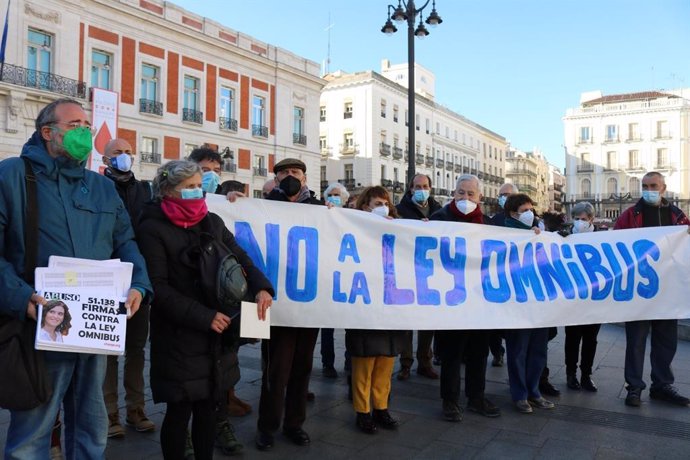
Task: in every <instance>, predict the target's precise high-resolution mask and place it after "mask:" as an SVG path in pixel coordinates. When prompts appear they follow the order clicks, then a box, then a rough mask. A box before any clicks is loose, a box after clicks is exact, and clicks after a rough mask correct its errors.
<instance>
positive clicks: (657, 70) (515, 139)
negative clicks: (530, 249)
mask: <svg viewBox="0 0 690 460" xmlns="http://www.w3.org/2000/svg"><path fill="white" fill-rule="evenodd" d="M388 1H391V2H392V3H394V4H395V5H397V2H396V1H395V0H388ZM388 1H386V0H347V1H345V0H340V1H336V0H292V1H277V0H203V1H199V0H173V3H176V4H178V5H180V6H182V7H183V8H185V9H187V10H189V11H192V12H194V13H197V14H200V15H202V16H206V17H209V18H213V20H215V21H217V22H219V23H221V24H223V25H225V26H228V27H230V28H232V29H235V30H237V31H239V32H242V33H245V34H248V35H251V36H253V37H254V38H256V39H258V40H261V41H263V42H266V43H269V44H271V45H275V46H279V47H281V48H284V49H287V50H289V51H291V52H293V53H295V54H298V55H300V56H303V57H305V58H308V59H311V60H313V61H316V62H319V63H322V62H323V61H324V60H325V59H326V58H327V56H328V43H329V33H330V67H329V68H330V71H335V70H343V71H345V72H358V71H365V70H374V71H377V72H379V71H380V69H381V60H382V59H389V60H390V61H391V63H392V64H399V63H404V62H407V29H406V27H407V25H406V24H396V25H397V26H398V32H397V33H395V34H393V35H391V36H387V35H385V34H383V33H381V27H382V26H383V24H384V23H385V22H386V19H387V5H388ZM416 4H417V7H419V6H421V5H423V2H422V1H417V2H416ZM431 6H432V5H431V3H429V5H428V6H427V7H426V8H425V9H424V12H423V15H424V19H426V16H427V15H428V14H429V12H430V11H431ZM436 10H437V12H438V14H439V15H440V16H441V18H442V19H443V23H442V24H440V25H439V26H438V27H436V28H433V29H431V28H430V29H429V30H430V32H431V33H430V35H429V36H428V37H426V38H425V39H423V40H419V39H417V40H416V42H415V61H416V62H417V63H419V64H421V65H423V66H424V67H426V68H427V69H429V70H431V71H432V72H433V73H434V74H435V76H436V98H435V100H436V102H438V103H440V104H443V105H444V106H446V107H448V108H450V109H451V110H453V111H455V112H457V113H460V114H461V115H464V116H466V117H468V118H469V119H471V120H473V121H475V122H477V123H479V124H481V125H482V126H484V127H486V128H488V129H490V130H492V131H494V132H496V133H498V134H500V135H502V136H503V137H505V138H506V139H507V140H508V141H509V142H510V144H511V145H512V146H513V147H515V148H518V149H520V150H525V151H529V150H533V149H534V148H539V149H540V150H541V151H542V152H543V153H544V154H545V156H546V157H547V159H548V160H549V162H551V163H552V164H554V165H556V166H559V167H560V168H561V169H562V168H563V166H564V164H565V156H564V150H563V147H562V145H563V144H564V140H563V121H562V117H563V116H564V115H565V112H566V110H567V109H568V108H570V107H577V106H578V105H579V100H580V94H581V93H582V92H585V91H593V90H601V91H602V92H603V94H604V95H606V94H620V93H627V92H637V91H648V90H660V89H673V88H680V87H685V88H688V87H690V0H626V1H623V0H520V1H518V0H437V1H436ZM329 17H330V20H329ZM329 25H330V30H329Z"/></svg>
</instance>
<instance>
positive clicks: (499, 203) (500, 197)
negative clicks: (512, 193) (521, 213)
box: [498, 195, 508, 208]
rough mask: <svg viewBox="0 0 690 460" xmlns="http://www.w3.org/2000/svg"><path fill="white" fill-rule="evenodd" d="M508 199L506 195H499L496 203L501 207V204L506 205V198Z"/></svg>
mask: <svg viewBox="0 0 690 460" xmlns="http://www.w3.org/2000/svg"><path fill="white" fill-rule="evenodd" d="M507 199H508V197H507V196H505V195H501V196H499V197H498V205H499V206H500V207H501V208H502V207H503V206H505V205H506V200H507Z"/></svg>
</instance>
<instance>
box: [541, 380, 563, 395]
mask: <svg viewBox="0 0 690 460" xmlns="http://www.w3.org/2000/svg"><path fill="white" fill-rule="evenodd" d="M539 392H540V393H541V394H543V395H546V396H560V395H561V390H559V389H558V388H556V387H555V386H553V385H551V382H549V381H548V380H546V381H544V382H541V383H540V384H539Z"/></svg>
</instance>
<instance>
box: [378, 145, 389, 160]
mask: <svg viewBox="0 0 690 460" xmlns="http://www.w3.org/2000/svg"><path fill="white" fill-rule="evenodd" d="M379 153H380V154H381V156H382V157H389V156H391V146H390V144H386V143H383V142H381V143H380V144H379Z"/></svg>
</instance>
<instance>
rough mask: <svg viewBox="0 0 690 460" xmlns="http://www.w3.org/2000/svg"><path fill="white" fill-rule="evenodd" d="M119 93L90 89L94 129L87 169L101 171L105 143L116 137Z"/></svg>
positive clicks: (103, 166)
mask: <svg viewBox="0 0 690 460" xmlns="http://www.w3.org/2000/svg"><path fill="white" fill-rule="evenodd" d="M119 100H120V95H119V93H116V92H113V91H108V90H106V89H102V88H92V89H91V115H92V120H91V126H93V127H94V129H95V130H96V134H95V136H94V138H93V150H92V151H91V156H90V157H89V163H88V165H89V169H90V170H92V171H97V172H103V171H102V169H103V168H105V165H104V164H103V154H104V153H105V145H106V144H107V143H108V141H110V140H111V139H114V138H116V137H117V113H118V106H119Z"/></svg>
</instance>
